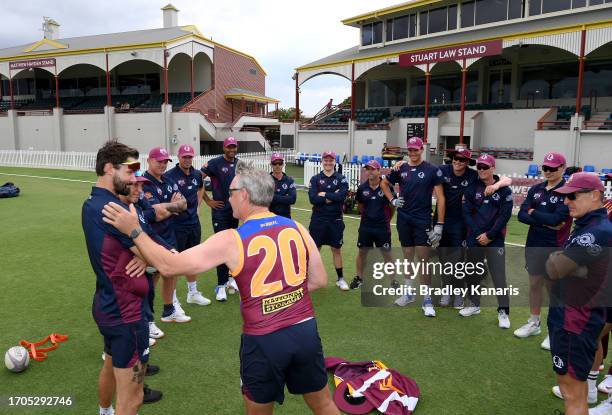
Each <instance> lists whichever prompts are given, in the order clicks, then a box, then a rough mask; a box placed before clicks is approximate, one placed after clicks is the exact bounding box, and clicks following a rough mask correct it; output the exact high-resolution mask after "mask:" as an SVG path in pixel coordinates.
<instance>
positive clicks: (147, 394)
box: [142, 383, 163, 403]
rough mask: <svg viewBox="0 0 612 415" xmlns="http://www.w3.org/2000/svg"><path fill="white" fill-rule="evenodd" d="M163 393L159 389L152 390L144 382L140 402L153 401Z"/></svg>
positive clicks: (157, 399) (158, 398)
mask: <svg viewBox="0 0 612 415" xmlns="http://www.w3.org/2000/svg"><path fill="white" fill-rule="evenodd" d="M162 396H163V394H162V393H161V392H160V391H156V390H153V389H151V388H149V385H147V384H146V383H145V385H144V396H143V398H142V403H155V402H157V401H159V400H160V399H161V398H162Z"/></svg>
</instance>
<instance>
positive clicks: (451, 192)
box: [440, 164, 478, 223]
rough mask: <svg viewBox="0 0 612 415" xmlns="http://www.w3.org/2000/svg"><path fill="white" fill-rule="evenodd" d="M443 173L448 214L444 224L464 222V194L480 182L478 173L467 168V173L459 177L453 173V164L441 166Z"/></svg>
mask: <svg viewBox="0 0 612 415" xmlns="http://www.w3.org/2000/svg"><path fill="white" fill-rule="evenodd" d="M440 171H441V172H442V180H443V182H442V185H443V186H444V198H445V200H446V213H445V216H444V222H445V223H450V222H463V215H462V211H461V209H462V204H463V194H464V193H465V191H466V190H467V189H469V188H470V187H472V186H473V185H474V184H475V183H476V181H477V180H478V172H477V171H476V170H474V169H470V168H469V167H466V169H465V173H463V175H461V176H457V175H456V174H455V172H454V171H453V166H452V164H445V165H443V166H440Z"/></svg>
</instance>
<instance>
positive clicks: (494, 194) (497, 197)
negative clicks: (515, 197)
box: [491, 193, 499, 201]
mask: <svg viewBox="0 0 612 415" xmlns="http://www.w3.org/2000/svg"><path fill="white" fill-rule="evenodd" d="M491 197H492V198H493V200H495V201H498V200H499V194H497V193H493V196H491Z"/></svg>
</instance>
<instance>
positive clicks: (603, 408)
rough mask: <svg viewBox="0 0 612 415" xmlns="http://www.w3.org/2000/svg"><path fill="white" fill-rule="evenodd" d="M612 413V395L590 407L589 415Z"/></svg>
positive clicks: (608, 414) (607, 414)
mask: <svg viewBox="0 0 612 415" xmlns="http://www.w3.org/2000/svg"><path fill="white" fill-rule="evenodd" d="M610 414H612V395H610V396H608V399H606V400H605V401H601V403H600V404H599V405H597V406H596V407H594V408H591V409H589V415H610Z"/></svg>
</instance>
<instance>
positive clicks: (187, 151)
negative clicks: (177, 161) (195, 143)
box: [178, 144, 195, 157]
mask: <svg viewBox="0 0 612 415" xmlns="http://www.w3.org/2000/svg"><path fill="white" fill-rule="evenodd" d="M178 156H179V157H185V156H191V157H193V156H195V150H194V149H193V147H191V146H190V145H189V144H183V145H182V146H180V147H179V151H178Z"/></svg>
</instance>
